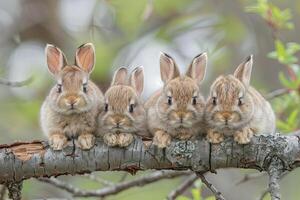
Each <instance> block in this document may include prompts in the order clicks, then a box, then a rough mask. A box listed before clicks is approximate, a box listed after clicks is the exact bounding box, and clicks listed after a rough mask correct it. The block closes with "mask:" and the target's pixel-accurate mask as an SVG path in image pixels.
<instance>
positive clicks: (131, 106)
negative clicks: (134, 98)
mask: <svg viewBox="0 0 300 200" xmlns="http://www.w3.org/2000/svg"><path fill="white" fill-rule="evenodd" d="M133 109H134V104H130V105H129V112H131V113H132V112H133Z"/></svg>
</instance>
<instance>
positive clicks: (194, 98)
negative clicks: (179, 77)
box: [193, 97, 197, 105]
mask: <svg viewBox="0 0 300 200" xmlns="http://www.w3.org/2000/svg"><path fill="white" fill-rule="evenodd" d="M196 104H197V97H193V105H196Z"/></svg>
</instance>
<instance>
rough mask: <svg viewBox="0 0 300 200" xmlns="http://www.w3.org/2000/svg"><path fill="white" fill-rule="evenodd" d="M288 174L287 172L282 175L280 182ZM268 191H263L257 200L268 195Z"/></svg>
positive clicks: (261, 199) (267, 189)
mask: <svg viewBox="0 0 300 200" xmlns="http://www.w3.org/2000/svg"><path fill="white" fill-rule="evenodd" d="M288 174H289V172H288V171H286V172H284V173H282V175H281V177H280V180H281V179H283V178H284V177H285V176H286V175H288ZM269 191H270V190H269V188H266V189H264V190H263V191H262V193H261V195H260V197H259V200H263V199H264V198H265V196H266V195H267V194H268V193H269Z"/></svg>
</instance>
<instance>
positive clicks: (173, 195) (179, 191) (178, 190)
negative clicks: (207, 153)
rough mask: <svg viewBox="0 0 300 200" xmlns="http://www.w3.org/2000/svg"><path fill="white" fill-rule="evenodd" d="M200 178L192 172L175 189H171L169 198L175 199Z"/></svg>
mask: <svg viewBox="0 0 300 200" xmlns="http://www.w3.org/2000/svg"><path fill="white" fill-rule="evenodd" d="M197 179H198V177H197V175H196V174H192V175H190V176H189V177H187V178H186V179H185V180H184V181H183V183H182V184H180V185H179V186H178V187H177V188H176V189H175V190H173V191H171V192H170V194H169V195H168V197H167V199H168V200H175V199H176V197H178V196H179V195H181V194H182V193H184V192H185V191H186V190H187V189H188V188H189V187H190V186H191V185H192V184H193V183H194V182H195V181H196V180H197Z"/></svg>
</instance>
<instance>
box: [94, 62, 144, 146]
mask: <svg viewBox="0 0 300 200" xmlns="http://www.w3.org/2000/svg"><path fill="white" fill-rule="evenodd" d="M126 75H127V70H126V68H120V69H119V70H117V71H116V73H115V75H114V78H113V81H112V84H111V87H110V88H109V89H108V90H107V91H106V93H105V95H104V96H105V103H106V104H107V111H105V110H104V111H102V112H101V113H100V116H99V118H98V121H99V128H98V131H97V132H98V135H100V136H101V137H103V140H104V142H105V143H106V144H108V145H109V146H121V147H126V146H128V145H129V144H131V142H132V141H133V135H136V134H139V135H140V136H142V137H143V136H148V135H147V134H148V133H147V131H146V129H145V127H146V112H145V109H144V107H143V103H142V101H141V98H140V93H139V91H140V89H141V87H143V81H144V80H143V70H142V69H141V68H137V69H135V70H134V71H133V72H132V74H131V77H130V79H129V80H132V81H133V82H131V83H130V84H128V83H127V82H128V79H127V78H125V77H126ZM135 86H138V87H136V88H138V89H135ZM131 104H133V105H134V106H133V112H130V105H131Z"/></svg>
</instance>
